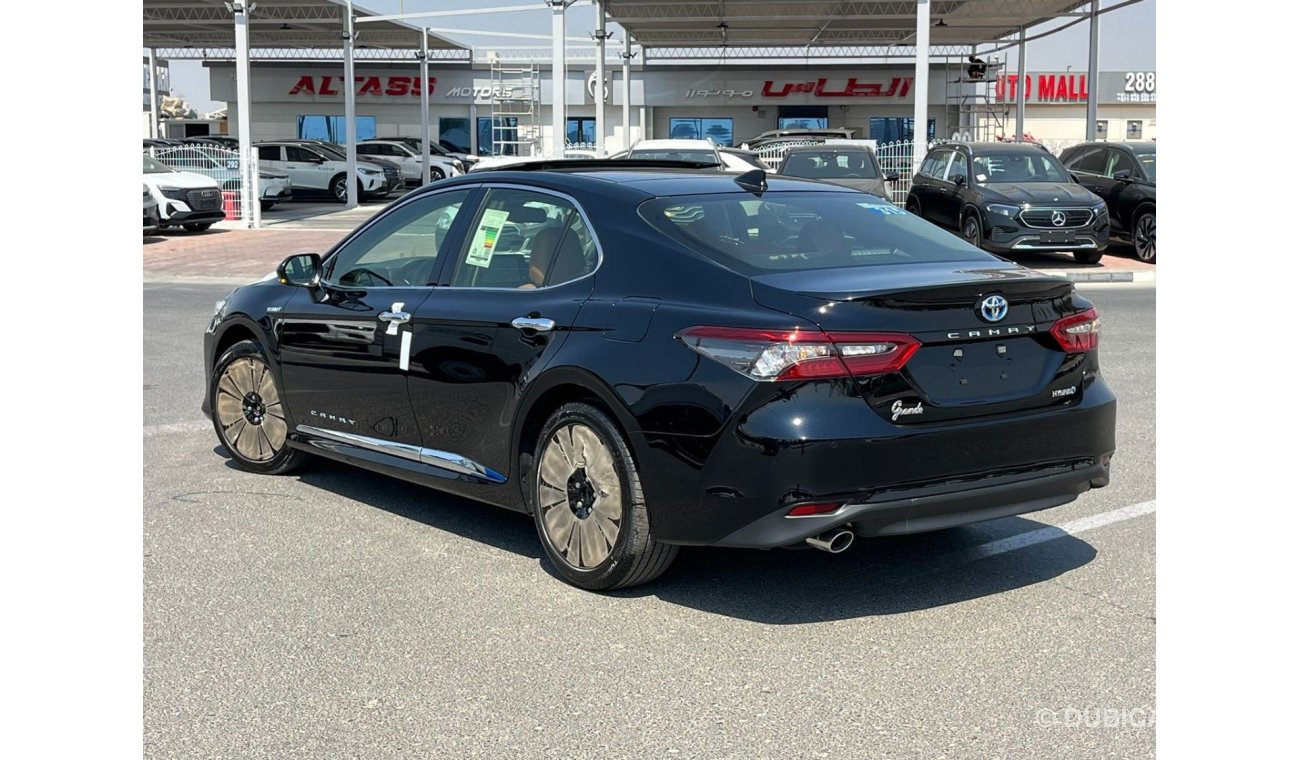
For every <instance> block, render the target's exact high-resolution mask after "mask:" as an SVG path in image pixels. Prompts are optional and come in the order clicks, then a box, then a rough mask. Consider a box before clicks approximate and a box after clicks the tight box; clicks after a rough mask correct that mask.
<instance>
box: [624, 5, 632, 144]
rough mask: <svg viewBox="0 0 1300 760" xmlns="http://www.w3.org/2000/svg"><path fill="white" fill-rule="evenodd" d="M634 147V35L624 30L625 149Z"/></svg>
mask: <svg viewBox="0 0 1300 760" xmlns="http://www.w3.org/2000/svg"><path fill="white" fill-rule="evenodd" d="M631 147H632V35H630V34H628V32H627V30H626V29H624V30H623V150H627V149H628V148H631Z"/></svg>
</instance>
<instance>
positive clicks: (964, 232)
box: [961, 216, 980, 247]
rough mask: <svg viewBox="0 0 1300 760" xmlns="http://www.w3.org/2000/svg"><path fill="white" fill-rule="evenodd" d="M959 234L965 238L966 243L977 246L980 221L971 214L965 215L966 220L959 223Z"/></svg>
mask: <svg viewBox="0 0 1300 760" xmlns="http://www.w3.org/2000/svg"><path fill="white" fill-rule="evenodd" d="M961 236H962V237H963V238H965V239H966V242H967V243H970V244H971V245H973V246H976V247H978V246H979V244H980V223H979V220H978V219H976V218H975V217H973V216H968V217H966V221H964V222H962V225H961Z"/></svg>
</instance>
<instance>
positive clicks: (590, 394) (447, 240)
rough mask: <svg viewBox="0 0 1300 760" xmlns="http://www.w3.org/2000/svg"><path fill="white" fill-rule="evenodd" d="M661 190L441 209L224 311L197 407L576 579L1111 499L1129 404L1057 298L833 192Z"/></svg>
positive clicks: (501, 198)
mask: <svg viewBox="0 0 1300 760" xmlns="http://www.w3.org/2000/svg"><path fill="white" fill-rule="evenodd" d="M687 166H688V165H684V164H678V163H675V162H633V161H626V160H624V161H608V160H595V161H570V162H564V161H557V162H537V163H535V164H532V165H530V166H529V167H528V168H529V170H526V171H525V170H503V171H494V172H484V173H474V174H469V175H466V176H462V177H456V178H453V179H449V180H446V181H444V182H439V183H437V184H436V185H427V186H425V187H423V188H421V189H419V190H415V191H413V192H412V193H410V194H408V195H407V196H406V197H404V198H402V199H401V200H399V201H398V202H396V203H394V204H392V205H391V206H389V207H388V208H387V209H385V210H384V211H382V212H380V213H379V214H377V215H376V216H375V217H373V218H372V219H370V220H369V221H367V222H365V223H364V224H362V225H361V227H359V228H358V229H357V230H355V231H354V232H352V233H351V234H349V235H347V236H346V237H344V239H343V240H342V241H341V242H339V243H338V244H337V245H336V246H335V247H334V248H333V249H332V250H331V251H329V252H328V253H326V254H325V255H324V256H323V257H322V256H319V255H317V254H300V255H296V256H292V257H290V258H288V259H287V260H285V262H284V263H282V264H281V265H280V267H279V269H278V271H277V274H276V276H273V277H269V278H267V279H265V280H262V281H260V282H257V283H254V284H251V285H248V286H245V287H241V288H238V289H236V290H235V291H234V292H232V293H231V294H230V295H228V296H227V297H226V298H225V299H224V300H222V301H221V302H220V303H219V304H218V305H217V310H216V313H215V314H214V316H213V318H212V321H211V324H210V325H209V327H208V329H207V333H206V335H205V337H204V361H205V365H206V367H205V372H206V374H207V376H208V377H209V378H210V380H209V385H208V389H207V394H206V396H205V398H204V400H203V409H204V411H205V412H206V413H208V414H209V416H211V418H212V420H213V423H214V427H215V430H216V435H217V438H218V440H219V441H220V442H221V444H222V445H223V446H224V448H225V450H226V451H228V452H229V454H230V456H231V457H232V459H233V460H234V462H235V463H237V464H238V465H239V466H241V467H243V468H246V469H248V470H252V471H254V472H261V473H268V474H270V473H283V472H288V471H290V470H291V469H293V468H294V467H295V466H297V465H298V464H299V463H301V462H302V461H303V459H304V458H305V457H306V456H308V455H309V454H314V455H317V456H320V457H325V458H327V459H331V460H336V461H339V462H345V463H349V464H353V465H358V466H361V467H365V468H368V469H371V470H375V471H378V472H382V473H386V474H389V475H392V476H395V477H399V478H404V479H407V480H410V481H414V482H417V483H422V484H425V485H428V486H432V487H434V488H437V489H440V490H443V491H448V492H452V493H456V494H460V495H462V496H466V497H469V498H471V499H477V500H480V501H484V502H488V503H491V504H495V505H499V506H502V507H506V508H508V509H513V510H517V511H519V512H523V513H526V514H531V515H532V516H533V519H534V522H535V524H536V528H537V532H538V535H539V537H540V540H541V544H542V546H543V548H544V551H545V553H546V556H547V557H548V558H549V560H550V561H551V562H552V563H553V564H554V566H555V567H556V568H557V569H558V571H559V573H560V574H561V575H562V576H563V577H564V578H565V579H567V580H568V581H569V582H571V583H573V584H575V585H578V586H581V587H583V588H588V589H609V588H616V587H620V586H629V585H633V584H636V583H643V582H646V581H649V580H651V579H653V578H655V577H656V576H658V575H659V574H660V573H661V572H663V571H664V569H665V568H667V567H668V564H669V563H670V562H671V561H672V559H673V557H674V556H675V555H676V553H677V550H678V547H680V546H683V545H714V546H734V547H756V548H771V547H781V546H792V545H800V546H805V545H811V546H813V547H816V548H818V549H822V550H825V551H828V552H832V553H835V552H840V551H843V550H844V549H845V548H847V547H848V545H849V544H850V543H851V542H852V541H853V540H854V537H855V536H862V537H868V536H880V535H897V534H903V533H913V532H918V531H930V530H937V529H942V528H948V527H951V526H955V525H961V524H965V523H970V522H976V521H980V520H990V519H994V518H999V517H1005V516H1008V515H1016V514H1021V513H1024V512H1032V511H1035V510H1040V509H1045V508H1048V507H1054V506H1057V505H1060V504H1065V503H1066V502H1069V501H1072V500H1074V499H1075V498H1076V497H1077V496H1078V495H1079V494H1081V493H1084V492H1085V491H1088V490H1089V489H1091V488H1097V487H1101V486H1105V485H1107V483H1108V482H1109V479H1110V474H1109V473H1110V461H1111V455H1112V453H1113V451H1114V449H1115V396H1114V395H1113V394H1112V393H1111V390H1110V389H1109V388H1108V387H1107V385H1106V382H1105V380H1104V379H1103V378H1102V375H1101V373H1100V370H1099V367H1098V350H1097V346H1098V337H1099V336H1098V331H1097V328H1098V317H1097V312H1096V311H1095V310H1094V308H1093V306H1092V304H1091V303H1089V302H1088V301H1087V300H1086V299H1085V298H1083V297H1082V296H1080V295H1079V294H1078V293H1077V292H1075V290H1074V287H1073V286H1072V285H1071V284H1070V283H1069V282H1068V281H1066V280H1063V279H1060V278H1056V277H1049V276H1046V275H1044V274H1041V273H1038V272H1034V271H1031V270H1029V269H1026V268H1024V267H1021V266H1019V265H1017V264H1015V263H1012V262H1009V261H1005V260H1003V259H999V258H996V257H994V256H992V255H990V254H987V253H984V252H981V251H979V250H978V249H976V248H973V247H971V246H970V245H967V244H966V243H965V242H963V241H962V240H960V239H959V238H957V237H954V236H952V235H950V234H948V233H946V232H943V231H941V230H939V229H937V228H935V227H934V226H932V225H929V224H926V223H924V222H922V221H921V220H919V219H917V218H916V217H915V216H913V215H912V214H908V213H906V212H905V211H903V210H902V209H899V208H897V207H895V206H894V205H892V204H890V203H888V202H886V201H883V200H881V199H879V198H876V197H873V196H870V195H866V194H863V193H860V192H856V191H853V190H849V189H847V188H842V187H837V186H834V185H829V184H825V183H820V182H813V181H807V180H798V179H788V178H781V177H773V176H767V175H765V174H764V172H763V171H762V170H758V169H756V170H754V171H752V172H748V173H744V174H740V175H724V174H718V173H714V172H707V173H706V172H699V171H696V167H694V166H693V165H689V166H690V167H691V168H689V169H688V168H687Z"/></svg>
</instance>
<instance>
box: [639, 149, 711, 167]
mask: <svg viewBox="0 0 1300 760" xmlns="http://www.w3.org/2000/svg"><path fill="white" fill-rule="evenodd" d="M628 158H647V159H651V160H654V161H699V162H701V163H706V164H716V163H718V154H717V153H715V152H713V151H711V150H691V149H689V148H686V149H679V150H673V149H671V148H664V149H662V150H634V151H632V152H631V153H629V154H628Z"/></svg>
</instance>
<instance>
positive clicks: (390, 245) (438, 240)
mask: <svg viewBox="0 0 1300 760" xmlns="http://www.w3.org/2000/svg"><path fill="white" fill-rule="evenodd" d="M469 193H470V191H469V190H454V191H450V192H445V193H437V194H434V195H430V196H426V197H424V198H421V199H419V200H416V201H413V202H411V203H409V204H407V205H405V206H402V207H400V208H398V209H396V210H395V211H393V212H392V213H391V214H388V215H386V216H385V217H383V218H382V219H380V220H378V221H376V223H375V224H374V225H372V226H371V227H368V228H367V229H366V230H365V231H363V232H362V233H361V234H359V235H357V236H356V237H354V238H353V239H352V240H350V241H348V243H347V244H346V245H345V246H343V248H341V249H340V250H339V252H338V253H337V254H336V255H335V256H334V257H333V258H332V259H330V262H329V264H328V265H327V268H326V272H325V279H326V280H328V281H330V282H333V283H335V284H338V285H341V286H345V287H383V286H395V287H410V286H422V285H428V284H429V283H430V282H432V280H433V274H434V270H435V268H436V266H437V262H438V255H439V253H441V252H442V249H443V248H444V247H446V246H447V244H448V243H447V240H448V238H449V237H450V232H451V227H452V223H453V222H454V221H455V219H456V214H457V213H458V212H459V211H460V208H461V205H462V204H464V202H465V200H466V199H467V198H468V197H469Z"/></svg>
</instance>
